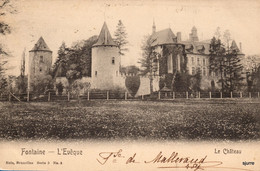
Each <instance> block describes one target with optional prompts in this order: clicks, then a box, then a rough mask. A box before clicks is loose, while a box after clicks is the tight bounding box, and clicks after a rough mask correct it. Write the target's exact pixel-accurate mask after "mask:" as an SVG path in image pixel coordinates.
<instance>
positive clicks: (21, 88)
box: [16, 75, 28, 94]
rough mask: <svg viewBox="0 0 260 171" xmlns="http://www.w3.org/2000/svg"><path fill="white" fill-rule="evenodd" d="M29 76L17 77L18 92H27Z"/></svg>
mask: <svg viewBox="0 0 260 171" xmlns="http://www.w3.org/2000/svg"><path fill="white" fill-rule="evenodd" d="M27 81H28V79H27V77H25V76H23V75H19V76H18V77H17V79H16V86H17V87H16V89H17V93H18V94H23V93H26V90H27Z"/></svg>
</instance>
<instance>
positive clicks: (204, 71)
mask: <svg viewBox="0 0 260 171" xmlns="http://www.w3.org/2000/svg"><path fill="white" fill-rule="evenodd" d="M203 75H204V76H206V68H203Z"/></svg>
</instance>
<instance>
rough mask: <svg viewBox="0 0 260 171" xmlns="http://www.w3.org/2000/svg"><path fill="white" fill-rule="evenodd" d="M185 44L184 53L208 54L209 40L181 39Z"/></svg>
mask: <svg viewBox="0 0 260 171" xmlns="http://www.w3.org/2000/svg"><path fill="white" fill-rule="evenodd" d="M180 43H182V44H184V45H185V50H186V53H194V54H205V55H208V54H209V53H210V52H209V49H210V42H209V41H208V40H206V41H199V42H197V41H195V42H194V41H181V42H180Z"/></svg>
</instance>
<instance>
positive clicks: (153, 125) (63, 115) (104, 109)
mask: <svg viewBox="0 0 260 171" xmlns="http://www.w3.org/2000/svg"><path fill="white" fill-rule="evenodd" d="M0 124H1V127H0V139H2V140H3V139H9V140H10V139H12V140H13V139H22V140H31V139H48V140H50V139H54V140H69V139H83V140H85V139H102V140H111V139H112V140H114V139H133V140H140V139H141V140H142V139H144V140H176V139H177V140H256V139H257V140H259V139H260V100H259V99H251V100H249V99H241V100H238V99H237V100H236V99H233V100H228V99H226V100H224V99H222V100H221V99H216V100H213V99H211V100H203V99H200V100H196V99H194V100H175V101H123V100H122V101H118V100H109V101H106V100H95V101H80V102H77V101H72V102H41V103H39V102H38V103H37V102H31V103H26V102H21V103H18V102H17V103H10V102H0Z"/></svg>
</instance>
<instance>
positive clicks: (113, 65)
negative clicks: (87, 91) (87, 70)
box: [91, 23, 121, 90]
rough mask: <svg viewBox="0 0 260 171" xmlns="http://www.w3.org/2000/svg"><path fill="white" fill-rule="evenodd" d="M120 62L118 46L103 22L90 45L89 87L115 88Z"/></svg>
mask: <svg viewBox="0 0 260 171" xmlns="http://www.w3.org/2000/svg"><path fill="white" fill-rule="evenodd" d="M120 62H121V60H120V55H119V48H118V46H117V44H116V43H115V42H114V41H113V39H112V37H111V35H110V32H109V30H108V27H107V25H106V23H104V25H103V27H102V29H101V32H100V34H99V37H98V41H97V43H96V44H94V45H93V46H92V67H91V77H92V85H91V87H92V88H94V89H101V90H110V89H113V88H115V86H116V82H117V78H118V77H119V76H120V72H119V68H120Z"/></svg>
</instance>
